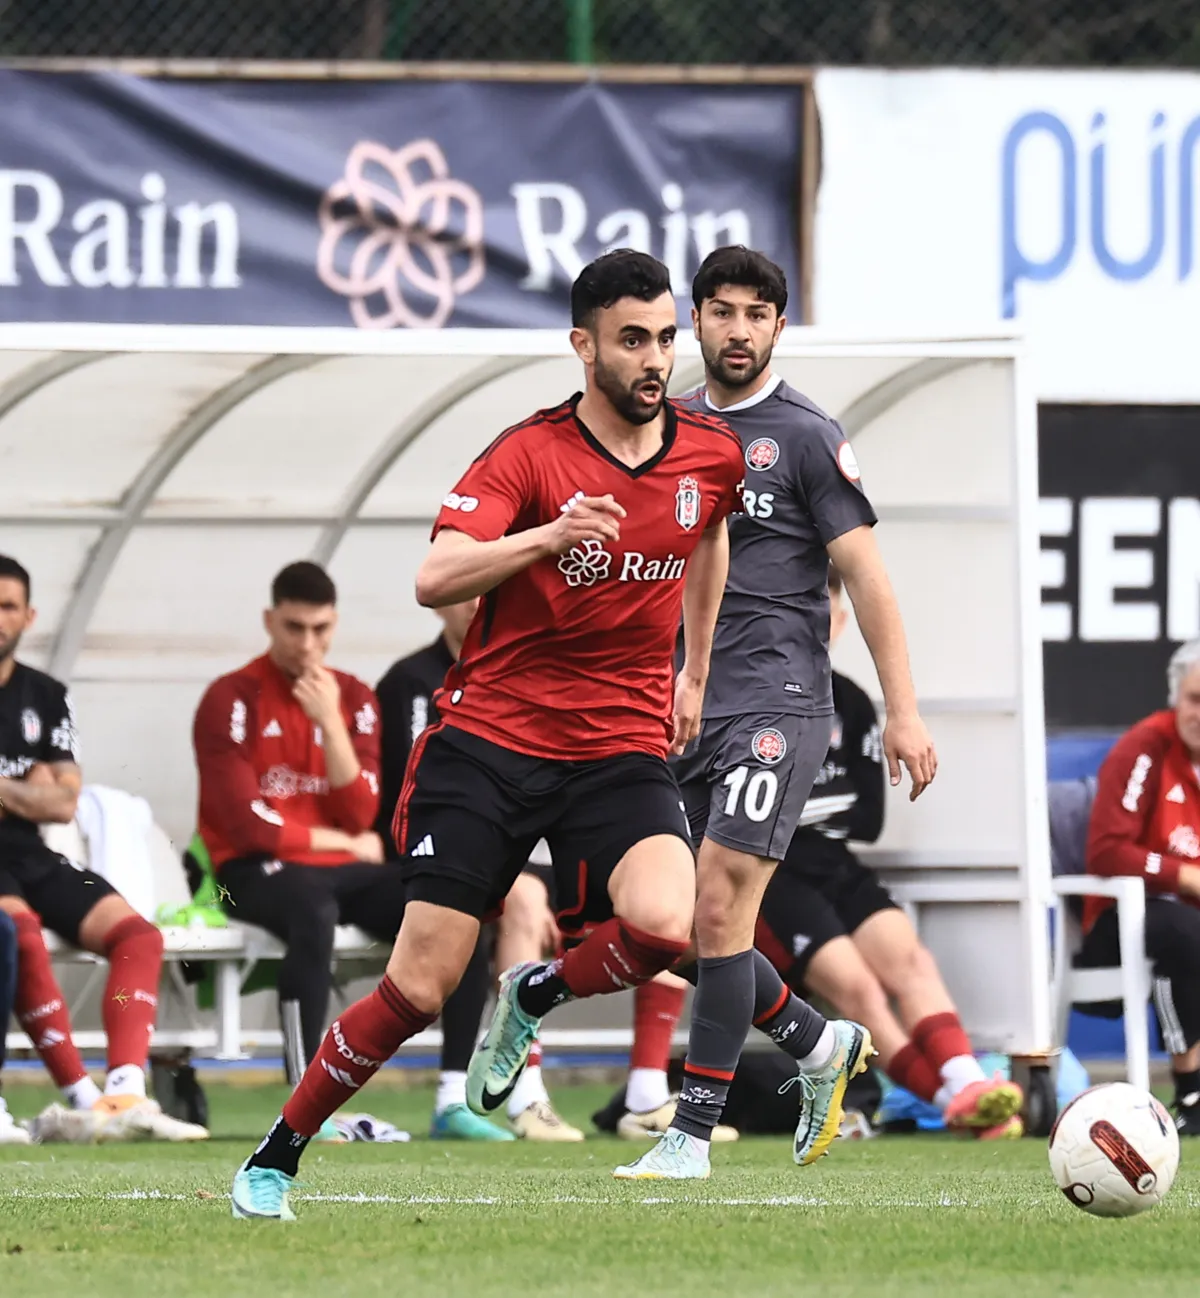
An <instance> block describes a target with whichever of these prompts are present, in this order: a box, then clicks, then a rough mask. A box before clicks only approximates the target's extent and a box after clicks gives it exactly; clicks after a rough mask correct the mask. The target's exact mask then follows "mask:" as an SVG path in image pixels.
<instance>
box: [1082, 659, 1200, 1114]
mask: <svg viewBox="0 0 1200 1298" xmlns="http://www.w3.org/2000/svg"><path fill="white" fill-rule="evenodd" d="M1167 699H1168V702H1169V703H1170V707H1169V708H1167V709H1164V710H1163V711H1161V712H1155V713H1153V714H1152V715H1150V716H1148V717H1146V718H1145V720H1143V721H1139V722H1138V723H1137V725H1135V726H1133V727H1132V728H1131V729H1130V730H1128V731H1126V733H1125V734H1124V735H1123V736H1122V737H1121V738H1120V739H1119V740H1118V741H1117V743H1116V744H1115V745H1114V747H1113V750H1112V752H1110V753H1109V755H1108V756H1107V757H1106V758H1105V759H1104V764H1103V765H1102V766H1101V767H1100V775H1099V780H1098V782H1097V785H1096V797H1095V800H1094V801H1093V803H1092V815H1091V822H1090V824H1089V826H1088V841H1087V855H1086V859H1087V869H1088V873H1089V874H1102V875H1134V876H1136V877H1139V878H1141V879H1144V880H1145V883H1146V892H1147V897H1146V955H1147V956H1148V957H1149V959H1150V960H1151V961H1152V962H1153V965H1154V1004H1155V1008H1156V1009H1157V1011H1158V1019H1159V1023H1160V1025H1161V1027H1162V1035H1163V1044H1164V1045H1165V1046H1166V1048H1167V1050H1168V1051H1169V1052H1170V1054H1171V1072H1172V1073H1173V1075H1174V1079H1175V1114H1176V1118H1175V1121H1176V1125H1177V1126H1178V1128H1179V1132H1180V1134H1181V1135H1185V1136H1197V1135H1200V911H1198V910H1197V907H1198V906H1200V640H1192V641H1190V642H1189V643H1187V644H1185V645H1182V646H1180V648H1178V649H1177V650H1176V651H1175V653H1174V655H1173V656H1172V658H1171V662H1170V665H1169V666H1168V668H1167ZM1180 902H1184V903H1186V904H1184V905H1180V904H1179V903H1180ZM1083 929H1084V939H1083V948H1082V950H1081V951H1080V954H1079V963H1080V964H1081V965H1084V966H1087V965H1092V966H1096V967H1102V966H1106V965H1113V964H1116V963H1118V961H1119V960H1120V957H1121V954H1122V953H1121V948H1120V941H1119V939H1118V935H1117V913H1116V910H1115V909H1114V908H1113V903H1112V901H1111V900H1109V899H1107V898H1104V897H1088V898H1087V899H1086V900H1085V902H1084V912H1083Z"/></svg>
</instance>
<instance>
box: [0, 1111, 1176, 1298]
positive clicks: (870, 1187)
mask: <svg viewBox="0 0 1200 1298" xmlns="http://www.w3.org/2000/svg"><path fill="white" fill-rule="evenodd" d="M606 1094H607V1093H606V1091H604V1090H603V1089H597V1088H595V1087H579V1088H571V1089H568V1088H559V1091H558V1095H557V1098H558V1099H559V1101H560V1106H561V1108H562V1110H563V1112H564V1114H565V1115H566V1116H568V1117H570V1118H571V1119H572V1120H573V1121H575V1122H576V1123H577V1124H579V1125H582V1126H585V1129H587V1127H588V1125H589V1124H587V1122H586V1119H587V1115H588V1114H589V1113H590V1112H591V1111H592V1110H593V1109H594V1108H595V1107H598V1104H599V1103H600V1102H601V1101H602V1100H603V1099H604V1098H605V1097H606ZM283 1097H284V1091H283V1089H282V1088H281V1087H271V1088H259V1089H254V1090H250V1089H243V1088H233V1087H223V1086H212V1087H210V1088H209V1099H210V1105H211V1108H212V1113H213V1129H214V1139H213V1140H212V1141H211V1142H209V1143H208V1144H206V1145H202V1146H195V1147H189V1148H177V1147H174V1148H173V1147H171V1146H164V1145H154V1146H151V1145H133V1146H129V1145H127V1146H119V1147H103V1146H101V1147H93V1148H87V1149H75V1148H67V1147H63V1146H47V1147H45V1148H34V1149H18V1148H0V1295H2V1296H3V1298H34V1296H35V1295H36V1298H45V1296H47V1295H50V1296H53V1298H117V1296H118V1295H119V1296H120V1298H131V1296H132V1295H137V1296H138V1298H143V1296H145V1298H154V1296H157V1295H163V1296H164V1298H165V1296H167V1295H169V1296H170V1298H242V1296H243V1295H245V1296H246V1298H250V1296H253V1298H301V1296H304V1298H307V1296H308V1295H313V1296H314V1298H342V1296H343V1295H344V1296H345V1298H376V1296H378V1298H424V1296H425V1295H429V1296H431V1298H432V1296H433V1295H438V1296H439V1298H443V1296H444V1298H457V1296H458V1295H464V1296H465V1298H491V1296H492V1295H495V1296H497V1298H500V1296H503V1298H508V1295H514V1296H519V1298H531V1296H535V1298H592V1296H593V1295H597V1296H599V1295H605V1298H611V1296H614V1295H616V1296H621V1298H637V1296H638V1295H641V1294H648V1295H658V1294H672V1295H686V1296H687V1298H708V1296H709V1295H722V1296H725V1295H727V1296H729V1298H735V1296H736V1298H741V1295H747V1296H750V1295H753V1296H754V1298H797V1296H802V1298H819V1296H820V1295H826V1294H828V1295H830V1296H831V1298H857V1296H858V1295H867V1294H870V1295H874V1296H875V1298H889V1296H890V1295H954V1296H955V1298H957V1296H958V1295H963V1296H964V1298H1041V1295H1051V1294H1053V1295H1076V1294H1077V1295H1080V1296H1081V1298H1083V1296H1084V1295H1086V1296H1087V1298H1109V1296H1111V1298H1118V1296H1120V1298H1126V1296H1127V1295H1137V1296H1138V1298H1167V1296H1171V1298H1175V1296H1176V1295H1178V1298H1185V1295H1186V1296H1187V1298H1194V1295H1195V1294H1197V1293H1198V1292H1200V1229H1198V1227H1200V1211H1198V1208H1200V1175H1198V1174H1197V1172H1196V1171H1195V1168H1194V1165H1193V1164H1192V1161H1191V1160H1190V1159H1189V1158H1188V1156H1187V1155H1188V1150H1187V1149H1186V1148H1185V1151H1184V1159H1185V1161H1184V1166H1183V1168H1182V1169H1181V1171H1180V1176H1179V1179H1178V1181H1177V1182H1176V1186H1175V1189H1174V1190H1173V1192H1172V1194H1171V1196H1170V1197H1169V1198H1168V1200H1167V1202H1166V1203H1165V1204H1163V1205H1162V1206H1161V1207H1160V1208H1158V1209H1157V1210H1155V1211H1154V1212H1151V1213H1148V1214H1147V1215H1145V1216H1143V1217H1140V1218H1136V1219H1134V1220H1131V1221H1100V1220H1096V1219H1093V1218H1089V1217H1087V1216H1085V1215H1084V1214H1083V1213H1081V1212H1079V1211H1078V1210H1077V1209H1075V1208H1072V1207H1071V1206H1070V1204H1068V1203H1067V1201H1066V1200H1065V1199H1064V1198H1063V1197H1062V1195H1060V1194H1059V1192H1058V1190H1057V1189H1056V1188H1055V1186H1054V1184H1053V1182H1052V1181H1051V1179H1050V1174H1049V1170H1048V1167H1047V1164H1046V1154H1045V1148H1044V1144H1043V1142H1042V1141H1040V1140H1023V1141H1019V1142H1011V1143H1005V1144H997V1145H987V1146H981V1145H976V1144H968V1143H964V1142H960V1141H958V1140H955V1139H953V1138H948V1137H916V1136H914V1137H891V1138H880V1139H877V1140H871V1141H864V1142H856V1143H844V1144H843V1143H839V1144H837V1145H835V1146H834V1150H833V1153H832V1155H831V1156H830V1157H829V1158H827V1159H825V1160H823V1161H822V1162H821V1163H820V1164H818V1165H817V1166H815V1167H812V1168H808V1169H801V1168H797V1167H795V1166H793V1164H792V1162H791V1154H790V1147H789V1142H788V1141H787V1139H786V1138H782V1139H779V1140H763V1139H759V1140H746V1141H742V1142H740V1143H739V1144H737V1145H734V1146H724V1147H719V1148H718V1150H717V1155H716V1158H715V1160H714V1161H715V1167H714V1171H713V1177H712V1179H711V1180H710V1181H708V1182H707V1183H704V1184H691V1185H671V1184H669V1183H662V1182H659V1183H644V1182H643V1183H635V1184H618V1183H616V1182H614V1181H613V1180H612V1179H611V1178H610V1176H609V1172H610V1170H611V1168H612V1167H613V1166H614V1165H615V1164H616V1163H618V1162H622V1161H625V1159H626V1158H627V1157H628V1156H629V1155H630V1154H631V1152H632V1150H633V1148H634V1147H633V1146H630V1145H629V1144H627V1143H625V1142H621V1141H617V1140H611V1139H601V1138H596V1139H589V1140H588V1141H587V1142H586V1143H585V1144H583V1145H563V1146H545V1145H523V1144H506V1145H490V1146H479V1145H461V1144H442V1143H435V1142H430V1141H427V1140H424V1139H421V1140H418V1141H414V1142H413V1143H412V1144H411V1145H390V1146H374V1147H372V1146H366V1145H355V1146H343V1147H336V1148H329V1147H325V1148H323V1149H316V1148H314V1149H313V1150H311V1151H310V1153H309V1155H308V1156H307V1157H306V1159H305V1164H304V1168H303V1178H304V1185H303V1186H302V1188H301V1189H299V1191H298V1192H297V1194H296V1196H295V1200H296V1201H295V1208H296V1211H297V1215H298V1216H299V1217H300V1220H299V1221H298V1222H296V1223H295V1225H291V1226H277V1225H266V1224H260V1223H252V1222H238V1221H233V1220H232V1219H231V1218H230V1215H229V1204H228V1200H227V1198H226V1195H227V1193H228V1189H229V1183H230V1180H231V1178H232V1175H233V1172H234V1170H235V1169H236V1167H237V1165H238V1163H239V1162H240V1161H241V1159H243V1158H244V1157H245V1155H246V1154H247V1153H248V1152H249V1149H250V1148H251V1147H252V1144H253V1143H254V1141H255V1140H256V1139H257V1138H258V1137H259V1136H260V1135H261V1134H262V1132H263V1131H264V1130H265V1128H266V1126H267V1124H268V1123H269V1122H270V1120H271V1118H272V1117H273V1115H274V1114H275V1113H276V1112H277V1110H278V1106H279V1104H280V1103H281V1101H282V1099H283ZM49 1098H51V1097H50V1095H49V1093H48V1092H44V1091H37V1092H35V1091H34V1090H33V1089H32V1088H30V1087H27V1086H16V1087H13V1088H12V1089H11V1090H10V1092H9V1100H10V1104H11V1106H12V1108H13V1109H14V1111H15V1112H16V1113H18V1114H19V1115H27V1114H29V1113H31V1112H33V1111H35V1110H36V1108H37V1107H39V1106H40V1104H42V1103H44V1102H46V1101H47V1100H48V1099H49ZM430 1098H431V1097H430V1094H429V1093H428V1092H425V1091H402V1090H395V1089H391V1088H387V1087H380V1086H376V1087H372V1088H370V1089H369V1090H368V1092H367V1093H366V1095H365V1096H364V1098H363V1103H362V1107H363V1108H365V1109H367V1110H369V1111H371V1112H374V1113H376V1114H377V1116H379V1117H382V1118H386V1119H388V1120H390V1121H393V1122H396V1123H398V1124H400V1125H402V1126H405V1127H407V1128H408V1129H409V1130H411V1131H413V1132H414V1134H416V1133H423V1132H424V1130H425V1127H426V1124H427V1122H428V1113H429V1103H430Z"/></svg>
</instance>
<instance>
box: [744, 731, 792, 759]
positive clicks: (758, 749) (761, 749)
mask: <svg viewBox="0 0 1200 1298" xmlns="http://www.w3.org/2000/svg"><path fill="white" fill-rule="evenodd" d="M750 751H751V752H752V753H753V754H754V756H755V757H757V758H758V760H759V761H760V762H766V764H767V765H768V766H774V765H775V763H776V762H778V761H780V760H781V759H782V758H783V755H784V754H785V753H786V752H787V740H786V739H785V738H784V737H783V733H782V731H779V730H776V729H775V727H774V726H769V727H768V728H767V729H766V730H760V731H759V732H758V734H756V735H755V736H754V738H753V739H752V740H751V741H750Z"/></svg>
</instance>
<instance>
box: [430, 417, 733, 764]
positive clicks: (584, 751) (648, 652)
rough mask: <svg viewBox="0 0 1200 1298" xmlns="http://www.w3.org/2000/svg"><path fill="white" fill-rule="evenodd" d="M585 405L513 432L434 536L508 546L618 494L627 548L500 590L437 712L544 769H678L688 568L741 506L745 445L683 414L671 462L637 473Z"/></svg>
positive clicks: (480, 466)
mask: <svg viewBox="0 0 1200 1298" xmlns="http://www.w3.org/2000/svg"><path fill="white" fill-rule="evenodd" d="M578 402H579V395H578V394H576V396H574V397H572V398H571V399H570V400H569V401H567V402H564V403H563V404H562V405H561V406H558V407H556V408H555V409H553V410H543V411H540V412H539V413H538V414H536V415H534V416H533V417H532V418H531V419H528V420H526V421H525V422H524V423H522V424H517V425H516V426H515V427H513V428H510V429H509V430H508V431H507V432H505V433H502V434H501V435H500V436H499V437H498V438H497V439H496V440H495V441H494V442H493V443H492V444H491V446H489V447H488V448H487V450H486V451H484V453H483V454H482V455H481V456H480V457H479V458H478V459H477V460H476V461H475V463H474V464H472V465H471V467H470V468H469V469H468V470H467V472H466V473H465V474H464V475H463V477H462V479H461V480H460V481H459V483H458V485H457V486H456V487H455V488H454V490H453V491H452V492H451V493H450V495H448V496H447V497H446V499H445V501H444V502H443V504H442V509H441V512H440V513H439V514H438V517H437V521H436V523H435V525H434V529H433V534H434V536H436V535H437V534H438V532H439V531H441V529H442V528H444V527H449V528H453V529H455V530H456V531H460V532H464V533H466V535H468V536H472V537H474V538H475V539H476V540H477V541H494V540H497V539H499V538H500V537H502V536H506V535H508V534H510V533H514V532H523V531H526V530H528V529H529V528H531V527H538V526H541V525H542V524H544V523H550V522H552V521H553V520H554V519H556V518H557V517H558V516H559V514H560V513H562V512H564V511H565V510H566V509H568V508H569V507H570V506H571V505H572V504H573V503H574V502H575V500H577V499H578V498H580V497H582V496H604V495H609V494H611V495H612V496H613V498H614V499H615V500H616V502H617V503H618V504H619V505H621V506H623V507H624V509H625V510H626V513H627V517H626V518H623V519H621V520H620V526H621V538H620V540H619V541H618V542H617V543H615V544H610V545H607V546H606V545H601V543H600V542H599V541H584V542H581V543H580V544H579V545H576V546H574V547H573V548H572V549H571V550H570V551H569V552H568V553H566V554H564V555H562V556H561V557H560V556H553V555H552V556H550V557H549V558H546V559H540V560H538V561H537V562H536V563H533V564H531V565H530V566H529V567H528V568H525V569H524V570H523V571H521V572H519V573H516V574H515V575H514V576H512V577H510V578H508V580H507V581H504V582H501V584H500V585H499V586H497V587H496V588H495V589H494V590H492V591H490V592H489V593H488V595H487V596H485V598H484V600H483V601H482V603H481V605H480V609H479V612H478V613H477V614H476V616H475V620H474V621H473V622H472V623H471V627H470V630H469V631H468V632H467V637H466V642H465V643H464V645H463V650H462V655H461V656H460V658H459V660H458V663H457V664H456V665H455V666H454V667H452V668H451V669H450V672H449V674H448V675H447V677H446V684H445V686H444V688H443V689H442V691H441V692H440V693H439V694H438V696H437V707H438V711H439V712H440V714H441V716H442V719H443V721H444V722H446V723H447V724H449V725H452V726H457V727H458V728H459V729H461V730H466V731H469V732H470V733H471V734H474V735H479V736H480V737H482V738H484V739H487V740H490V741H491V742H493V743H496V744H500V745H503V746H504V747H505V748H509V749H512V750H514V751H516V752H520V753H527V754H530V755H532V756H534V757H545V758H553V759H569V760H576V761H579V760H587V759H593V758H598V757H611V756H614V755H616V754H619V753H628V752H647V753H652V754H655V755H657V756H665V755H666V752H667V748H668V745H669V743H670V736H671V724H672V723H671V714H672V693H673V680H674V663H673V652H674V648H675V638H676V635H677V633H678V630H679V622H680V618H681V616H682V609H683V586H684V571H685V568H686V565H687V560H688V558H689V556H690V555H691V553H692V551H693V550H694V549H695V548H696V544H697V542H698V541H699V539H700V535H701V533H702V532H703V531H704V530H705V529H706V528H709V527H712V526H714V525H715V524H718V523H721V522H723V521H724V519H725V518H726V516H727V515H728V514H730V513H732V512H734V511H735V510H737V509H738V508H739V507H740V505H739V500H740V485H741V481H742V473H743V469H742V447H741V442H740V441H739V439H738V437H737V434H736V433H734V432H733V431H732V430H731V429H730V428H729V427H728V426H727V425H725V424H724V423H723V422H722V421H721V420H719V419H714V418H712V417H711V416H708V415H703V414H699V413H697V412H694V411H691V410H685V409H681V408H679V407H678V406H676V405H675V404H674V403H672V402H670V401H668V402H667V403H666V405H665V410H666V427H665V429H664V437H663V445H662V449H661V450H660V451H659V452H658V453H657V454H656V455H654V456H653V457H652V458H651V459H649V460H646V461H645V462H644V463H642V464H640V465H639V466H638V467H637V468H633V469H631V468H629V467H628V466H626V465H624V464H622V463H621V462H620V461H619V460H617V459H616V458H615V457H614V456H612V455H610V454H609V453H608V451H606V450H605V449H604V447H603V446H602V445H601V444H600V442H599V441H597V439H596V438H595V437H594V436H593V435H592V433H591V432H590V431H589V430H588V429H587V428H586V427H585V426H584V424H583V423H582V422H581V421H580V420H579V418H578V415H577V414H576V407H577V404H578Z"/></svg>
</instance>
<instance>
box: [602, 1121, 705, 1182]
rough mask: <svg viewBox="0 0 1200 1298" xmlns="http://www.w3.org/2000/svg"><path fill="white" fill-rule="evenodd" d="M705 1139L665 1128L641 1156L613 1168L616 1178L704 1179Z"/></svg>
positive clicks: (652, 1179) (643, 1179) (620, 1179)
mask: <svg viewBox="0 0 1200 1298" xmlns="http://www.w3.org/2000/svg"><path fill="white" fill-rule="evenodd" d="M711 1170H712V1169H711V1167H710V1165H709V1161H708V1142H707V1141H704V1140H694V1139H692V1137H691V1136H688V1135H686V1134H685V1133H684V1132H682V1131H673V1130H668V1131H666V1132H665V1133H664V1134H663V1135H662V1136H661V1137H660V1138H659V1141H658V1144H657V1145H655V1146H654V1148H653V1149H650V1150H647V1151H646V1153H644V1154H643V1155H642V1156H641V1158H637V1159H635V1160H634V1161H633V1162H632V1163H627V1164H626V1165H625V1166H624V1167H617V1168H614V1169H613V1176H614V1177H615V1178H616V1179H617V1180H618V1181H707V1180H708V1176H709V1172H710V1171H711Z"/></svg>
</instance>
